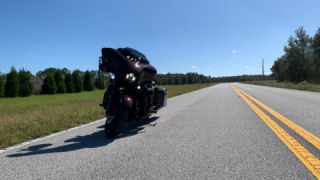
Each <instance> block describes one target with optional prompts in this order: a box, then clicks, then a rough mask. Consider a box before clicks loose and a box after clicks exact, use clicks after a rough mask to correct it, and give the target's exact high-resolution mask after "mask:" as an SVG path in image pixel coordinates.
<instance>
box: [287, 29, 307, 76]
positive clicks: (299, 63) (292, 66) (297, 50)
mask: <svg viewBox="0 0 320 180" xmlns="http://www.w3.org/2000/svg"><path fill="white" fill-rule="evenodd" d="M295 34H296V37H293V36H290V38H289V40H288V46H285V47H284V51H285V53H286V54H285V55H286V57H287V59H288V76H289V80H290V81H292V82H301V81H303V80H307V79H308V76H307V75H308V74H307V71H306V54H307V52H308V51H309V49H310V42H311V40H310V38H309V36H308V35H307V33H306V31H305V30H304V29H303V27H301V28H299V29H297V30H296V31H295Z"/></svg>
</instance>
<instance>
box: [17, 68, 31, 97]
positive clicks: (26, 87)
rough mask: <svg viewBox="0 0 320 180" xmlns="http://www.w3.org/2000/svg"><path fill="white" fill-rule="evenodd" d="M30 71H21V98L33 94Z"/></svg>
mask: <svg viewBox="0 0 320 180" xmlns="http://www.w3.org/2000/svg"><path fill="white" fill-rule="evenodd" d="M30 76H31V73H30V71H26V70H25V69H22V70H20V71H19V83H20V90H19V96H21V97H28V96H30V95H31V94H32V89H33V86H32V83H31V82H30Z"/></svg>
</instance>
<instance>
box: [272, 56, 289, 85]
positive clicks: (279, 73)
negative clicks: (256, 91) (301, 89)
mask: <svg viewBox="0 0 320 180" xmlns="http://www.w3.org/2000/svg"><path fill="white" fill-rule="evenodd" d="M287 69H288V60H287V58H286V56H285V55H283V56H282V57H280V58H278V59H277V60H276V61H275V62H274V63H273V66H272V67H271V69H270V70H271V72H272V76H274V77H275V78H276V80H277V81H278V82H282V81H285V80H286V81H287V80H289V78H288V73H287Z"/></svg>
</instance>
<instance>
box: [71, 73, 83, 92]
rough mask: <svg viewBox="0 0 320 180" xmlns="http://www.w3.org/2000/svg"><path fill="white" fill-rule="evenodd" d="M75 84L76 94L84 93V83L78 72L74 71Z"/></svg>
mask: <svg viewBox="0 0 320 180" xmlns="http://www.w3.org/2000/svg"><path fill="white" fill-rule="evenodd" d="M72 78H73V83H74V88H75V89H74V92H81V91H82V82H81V78H80V75H79V72H78V71H73V73H72Z"/></svg>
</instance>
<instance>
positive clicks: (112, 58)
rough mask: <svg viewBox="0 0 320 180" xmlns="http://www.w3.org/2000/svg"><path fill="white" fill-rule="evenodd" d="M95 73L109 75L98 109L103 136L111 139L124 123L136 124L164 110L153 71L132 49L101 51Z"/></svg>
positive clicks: (163, 95) (164, 96)
mask: <svg viewBox="0 0 320 180" xmlns="http://www.w3.org/2000/svg"><path fill="white" fill-rule="evenodd" d="M101 52H102V56H101V57H100V58H99V70H101V71H103V72H107V73H111V74H112V80H111V81H110V83H109V84H108V86H107V89H106V92H105V94H104V97H103V100H102V104H101V106H102V107H103V108H104V109H105V110H106V123H105V133H106V135H107V136H108V137H115V136H117V135H118V134H119V133H121V130H122V128H123V125H124V123H125V121H129V122H140V121H141V120H143V119H147V118H149V117H150V116H151V115H152V113H157V111H158V110H159V109H160V108H162V107H165V106H166V104H167V94H168V92H167V91H166V89H165V88H161V87H154V85H155V83H154V78H155V76H156V74H157V70H156V69H155V68H154V67H153V66H152V65H151V64H150V62H149V60H148V59H147V58H146V56H145V55H144V54H142V53H141V52H139V51H137V50H135V49H132V48H119V49H112V48H102V50H101Z"/></svg>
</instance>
